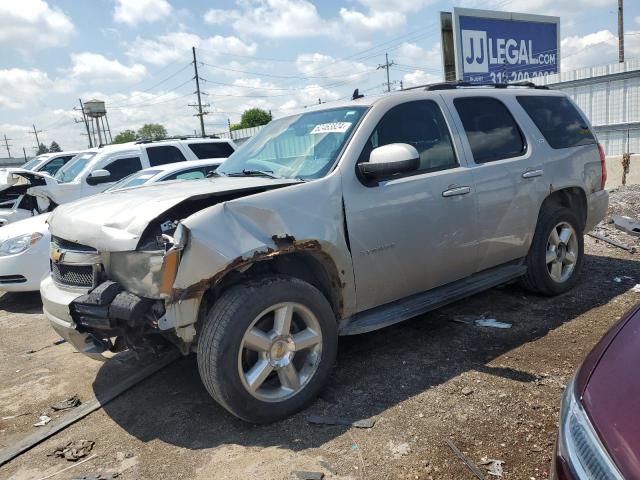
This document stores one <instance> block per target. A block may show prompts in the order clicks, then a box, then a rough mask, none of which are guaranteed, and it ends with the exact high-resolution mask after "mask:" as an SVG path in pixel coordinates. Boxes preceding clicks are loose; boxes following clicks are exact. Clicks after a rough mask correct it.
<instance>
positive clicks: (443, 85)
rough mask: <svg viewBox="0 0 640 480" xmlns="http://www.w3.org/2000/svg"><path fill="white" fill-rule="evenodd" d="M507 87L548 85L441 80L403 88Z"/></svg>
mask: <svg viewBox="0 0 640 480" xmlns="http://www.w3.org/2000/svg"><path fill="white" fill-rule="evenodd" d="M461 87H462V88H481V87H482V88H509V87H520V88H535V89H537V90H549V87H547V86H546V85H536V84H535V83H533V82H514V83H488V82H487V83H471V82H464V81H456V82H441V83H431V84H428V85H418V86H417V87H410V88H405V90H415V89H417V88H424V89H425V90H427V91H434V90H454V89H456V88H461Z"/></svg>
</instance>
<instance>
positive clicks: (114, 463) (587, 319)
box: [0, 191, 640, 480]
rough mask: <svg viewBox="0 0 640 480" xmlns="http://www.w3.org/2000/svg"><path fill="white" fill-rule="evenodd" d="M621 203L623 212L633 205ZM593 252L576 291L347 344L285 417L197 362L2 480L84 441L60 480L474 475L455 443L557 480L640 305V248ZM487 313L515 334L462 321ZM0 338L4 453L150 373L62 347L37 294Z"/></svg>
mask: <svg viewBox="0 0 640 480" xmlns="http://www.w3.org/2000/svg"><path fill="white" fill-rule="evenodd" d="M625 192H626V193H628V191H623V193H625ZM626 193H625V195H626ZM620 198H623V196H621V197H620ZM624 198H626V197H624ZM630 198H631V200H629V201H626V200H625V201H624V202H622V203H624V204H625V205H624V208H627V210H625V212H626V213H627V214H629V213H631V214H634V215H635V216H638V215H639V214H640V209H639V208H638V205H637V203H640V195H631V197H630ZM629 202H631V203H632V207H631V208H630V210H631V211H629V208H628V204H629ZM612 203H613V205H612V211H613V212H614V213H617V211H618V210H620V209H621V208H623V206H621V204H620V202H617V203H616V202H615V201H614V202H612ZM610 213H611V212H610ZM628 243H631V242H630V241H629V242H628ZM585 245H586V257H585V263H584V270H583V274H582V277H581V281H580V283H579V285H578V286H577V287H576V288H575V289H574V290H573V291H571V292H569V293H567V294H565V295H562V296H559V297H556V298H546V297H540V296H537V295H532V294H530V293H528V292H526V291H524V290H522V289H521V288H520V287H519V286H517V285H515V284H514V285H507V286H504V287H501V288H497V289H493V290H490V291H487V292H484V293H481V294H479V295H475V296H474V297H471V298H469V299H466V300H463V301H461V302H457V303H455V304H452V305H450V306H448V307H446V308H443V309H441V310H438V311H436V312H433V313H430V314H427V315H424V316H422V317H419V318H416V319H413V320H411V321H409V322H405V323H403V324H400V325H397V326H394V327H391V328H387V329H384V330H381V331H378V332H373V333H369V334H365V335H359V336H354V337H343V338H341V340H340V346H339V355H338V362H337V365H336V368H335V370H334V373H333V377H332V380H331V383H330V386H329V387H328V388H327V389H326V390H325V391H324V393H323V394H322V396H321V397H320V398H319V399H318V400H317V401H316V402H315V403H314V404H312V405H311V406H310V407H309V408H308V409H307V410H306V411H304V412H301V413H300V414H298V415H296V416H294V417H292V418H290V419H288V420H286V421H283V422H279V423H276V424H273V425H267V426H252V425H247V424H245V423H242V422H240V421H238V420H236V419H234V418H233V417H231V416H230V415H229V414H228V413H226V411H224V410H223V409H222V408H221V407H219V406H218V405H217V404H215V403H214V402H213V400H211V398H210V397H209V396H208V394H207V393H206V391H205V389H204V387H203V386H202V384H201V383H200V380H199V378H198V373H197V368H196V363H195V359H194V358H193V357H188V358H182V359H180V360H178V361H176V362H175V363H173V364H172V365H170V366H169V367H167V368H165V369H164V370H162V371H160V372H159V373H157V374H155V375H153V376H152V377H150V378H148V379H147V380H145V381H143V382H142V383H140V384H138V385H137V386H136V387H134V388H133V389H131V390H129V391H128V392H127V393H125V394H123V395H122V396H120V397H118V398H117V399H116V400H114V401H112V402H110V403H108V404H107V405H106V406H105V407H104V408H103V409H100V410H98V411H96V412H94V413H92V414H91V415H89V416H88V417H86V418H84V419H83V420H81V421H79V422H78V423H76V424H74V425H72V426H71V427H69V428H67V429H66V430H63V431H62V432H60V433H59V434H57V435H56V436H54V437H53V438H51V439H49V440H47V441H45V442H43V443H42V444H40V445H38V446H36V447H35V448H33V449H32V450H30V451H28V452H26V453H25V454H23V455H21V456H20V457H18V458H16V459H14V460H12V461H11V462H9V463H8V464H6V465H4V466H2V467H0V479H6V478H10V479H16V480H17V479H33V480H37V479H42V478H43V477H47V476H48V475H52V474H54V473H56V472H58V471H60V470H61V469H63V468H65V467H68V466H70V465H72V463H71V462H68V461H66V460H64V459H61V458H56V457H53V456H48V455H47V454H50V453H51V452H53V451H54V450H55V448H56V447H57V446H59V445H62V444H66V443H67V442H70V441H73V440H80V439H87V440H93V441H94V442H95V446H94V448H93V451H92V452H91V453H92V454H96V455H97V456H96V457H94V458H92V459H91V460H89V461H87V462H86V463H83V464H81V465H78V466H76V467H74V468H72V469H70V470H67V471H65V472H63V473H60V474H58V475H55V476H53V477H52V478H54V479H70V478H76V477H82V476H84V475H97V474H102V475H109V474H113V473H118V474H119V476H118V478H120V479H127V480H128V479H140V478H145V479H147V478H148V479H151V478H153V479H169V478H170V479H179V478H185V479H187V478H188V479H191V478H193V479H291V478H296V477H295V475H294V474H293V471H295V470H306V471H321V472H324V474H325V478H327V479H354V480H356V479H396V478H400V479H432V478H433V479H473V478H474V476H473V474H472V473H471V472H470V471H469V470H468V469H467V468H466V467H465V465H464V464H463V463H462V462H461V461H460V460H459V459H458V458H457V457H456V456H455V455H454V454H453V453H452V451H451V450H450V449H449V447H448V446H447V444H446V443H445V441H446V440H447V439H450V440H451V441H452V442H453V443H454V444H455V445H456V446H457V447H458V448H459V449H460V450H462V451H463V452H465V453H466V454H467V455H468V456H469V458H471V459H472V460H473V461H474V462H476V463H477V464H479V463H480V462H481V459H482V458H483V457H488V458H492V459H499V460H502V461H504V465H503V467H504V475H503V477H502V478H504V479H524V480H530V479H544V478H547V477H548V473H549V462H550V460H551V454H552V450H553V442H554V439H555V435H556V430H557V420H558V411H559V405H560V398H561V396H562V393H563V389H564V386H565V385H566V383H567V381H568V380H569V378H570V377H571V375H572V374H573V372H574V370H575V369H576V367H577V366H578V365H579V364H580V362H581V360H582V358H583V357H584V356H585V354H586V353H587V352H588V351H589V350H590V349H591V348H592V346H593V345H594V344H595V343H596V342H597V341H598V339H599V338H600V337H601V336H602V334H603V333H604V332H605V331H606V330H607V329H608V328H609V327H610V326H611V325H612V324H613V323H614V322H616V320H617V319H619V318H620V316H621V315H622V314H623V313H624V312H625V311H626V310H628V309H629V308H631V306H633V305H634V304H635V303H637V302H638V301H640V293H636V292H634V291H633V290H632V287H633V286H634V285H635V284H637V283H640V261H639V259H640V254H635V255H634V254H630V253H628V252H626V251H623V250H620V249H617V248H614V247H610V246H608V245H606V244H604V243H602V242H596V241H595V240H594V239H593V238H590V237H587V238H586V240H585ZM481 315H484V316H485V317H486V318H495V319H497V320H499V321H501V322H507V323H510V324H512V328H510V329H495V328H486V327H477V326H474V325H472V324H469V323H464V321H465V320H467V319H468V318H477V317H479V316H481ZM456 320H457V321H456ZM461 321H462V323H461ZM0 331H1V332H2V333H0V418H2V420H0V448H2V447H4V446H7V445H11V444H12V443H13V442H15V441H16V440H18V439H19V438H21V437H23V436H24V435H26V434H27V433H31V432H33V431H34V430H36V427H34V426H33V423H35V422H37V421H38V416H39V415H40V414H41V413H42V412H48V415H50V416H52V417H53V418H54V421H55V418H57V417H59V416H60V415H61V414H58V413H56V414H54V413H52V412H51V410H50V409H48V407H49V405H51V404H53V403H55V402H57V401H60V400H63V399H65V398H67V397H69V396H71V395H73V394H78V395H79V397H80V399H81V400H82V401H83V402H86V401H89V400H91V399H92V398H94V397H95V396H96V394H100V392H103V391H104V390H105V389H106V388H108V387H109V386H110V385H113V384H114V383H116V382H117V381H118V379H121V378H124V377H126V376H127V374H129V373H130V372H132V371H135V369H137V368H139V367H140V363H139V361H136V359H135V358H134V357H132V356H131V355H128V354H120V355H118V356H116V358H114V359H113V360H111V361H110V362H107V363H100V362H96V361H93V360H91V359H88V358H86V357H84V356H82V355H80V354H78V353H75V352H74V350H73V348H72V347H71V346H70V345H68V344H62V345H57V346H51V345H52V342H54V341H55V340H56V339H57V338H58V337H57V335H56V334H55V333H54V332H53V330H52V329H51V328H50V327H49V326H48V325H47V323H46V321H45V319H44V317H43V315H42V313H41V304H40V300H39V297H38V295H37V294H5V295H4V296H2V297H0ZM41 347H46V348H44V349H43V350H40V351H37V352H35V353H27V352H28V351H29V350H37V349H39V348H41ZM310 413H314V414H331V415H339V416H346V417H357V418H369V417H372V418H375V420H376V423H375V426H374V427H373V428H371V429H357V428H348V427H341V426H317V425H311V424H309V423H308V422H307V420H306V416H307V415H308V414H310ZM16 415H20V416H16ZM7 417H10V418H7ZM481 468H484V467H481ZM47 478H48V477H47ZM489 478H496V477H489Z"/></svg>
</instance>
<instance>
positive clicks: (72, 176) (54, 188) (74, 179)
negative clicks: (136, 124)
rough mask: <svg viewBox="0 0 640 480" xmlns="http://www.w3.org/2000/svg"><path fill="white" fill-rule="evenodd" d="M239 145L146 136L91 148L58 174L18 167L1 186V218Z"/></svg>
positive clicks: (16, 216) (26, 214) (6, 220)
mask: <svg viewBox="0 0 640 480" xmlns="http://www.w3.org/2000/svg"><path fill="white" fill-rule="evenodd" d="M235 149H236V146H235V144H234V143H233V141H232V140H228V139H217V138H185V139H178V140H158V141H150V140H141V141H138V142H130V143H122V144H117V145H106V146H104V147H100V148H94V149H90V150H87V151H85V152H83V153H82V154H80V155H77V156H75V157H74V158H73V159H72V160H71V161H70V162H68V163H67V164H65V165H64V166H63V167H62V168H60V170H58V171H57V173H56V174H55V176H54V177H51V176H49V175H44V174H42V173H41V172H30V171H26V170H21V171H15V172H12V173H11V177H12V181H11V182H9V183H10V184H9V185H8V186H7V188H5V189H4V190H2V191H0V206H2V207H3V208H0V224H2V223H1V222H2V221H4V224H6V223H10V222H13V221H16V220H20V219H22V218H27V217H30V216H32V215H38V214H40V213H45V212H50V211H52V210H53V209H54V208H56V207H57V206H58V205H61V204H63V203H68V202H72V201H74V200H77V199H79V198H83V197H88V196H91V195H95V194H96V193H100V192H103V191H104V190H106V189H107V188H109V187H110V186H111V185H113V184H114V183H115V182H117V181H118V180H121V179H123V178H124V177H126V176H128V175H130V174H131V173H134V172H137V171H139V170H142V169H143V168H148V167H156V166H159V165H165V164H168V163H174V162H183V161H187V160H198V159H213V158H219V159H224V158H227V157H228V156H229V155H230V154H231V153H233V151H234V150H235ZM0 189H1V187H0Z"/></svg>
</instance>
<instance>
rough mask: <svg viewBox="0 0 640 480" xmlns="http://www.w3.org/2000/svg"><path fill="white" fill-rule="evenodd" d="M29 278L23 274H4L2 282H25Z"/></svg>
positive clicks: (0, 277) (0, 281)
mask: <svg viewBox="0 0 640 480" xmlns="http://www.w3.org/2000/svg"><path fill="white" fill-rule="evenodd" d="M26 281H27V279H26V278H24V277H23V276H22V275H3V276H0V283H24V282H26Z"/></svg>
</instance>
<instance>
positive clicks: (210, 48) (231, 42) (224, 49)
mask: <svg viewBox="0 0 640 480" xmlns="http://www.w3.org/2000/svg"><path fill="white" fill-rule="evenodd" d="M191 47H196V48H202V49H205V50H207V52H205V53H206V54H207V56H208V57H209V58H211V57H212V56H215V55H216V53H217V52H220V53H221V54H225V53H227V54H232V55H247V56H250V55H253V54H254V53H255V52H256V49H257V45H256V44H255V43H250V44H248V43H245V42H243V41H242V40H240V39H239V38H238V37H234V36H229V37H223V36H221V35H215V36H213V37H208V38H201V37H200V36H198V35H196V34H194V33H188V32H172V33H168V34H166V35H162V36H160V37H157V38H154V39H144V38H136V40H135V41H133V42H131V43H130V44H128V45H127V49H126V51H125V53H126V55H127V56H128V57H129V58H131V59H134V60H138V61H141V62H145V63H150V64H152V65H159V66H163V65H166V64H167V63H169V62H174V61H184V62H187V61H189V60H190V59H191Z"/></svg>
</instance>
